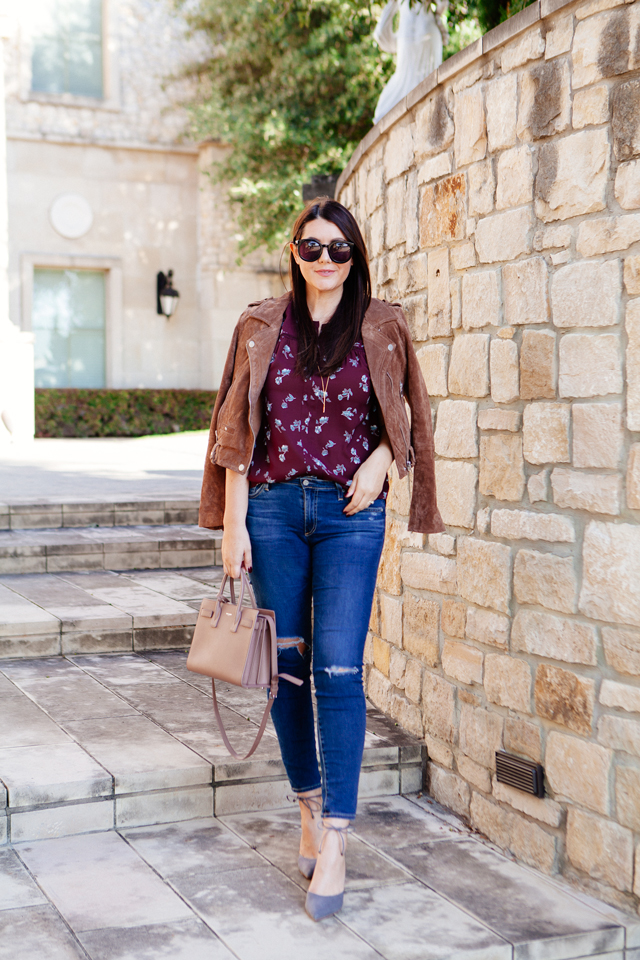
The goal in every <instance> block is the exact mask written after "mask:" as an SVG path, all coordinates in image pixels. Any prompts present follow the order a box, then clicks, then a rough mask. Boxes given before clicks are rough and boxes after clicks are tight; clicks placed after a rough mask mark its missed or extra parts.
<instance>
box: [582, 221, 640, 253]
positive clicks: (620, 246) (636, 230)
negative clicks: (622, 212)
mask: <svg viewBox="0 0 640 960" xmlns="http://www.w3.org/2000/svg"><path fill="white" fill-rule="evenodd" d="M639 239H640V214H632V215H629V216H626V217H603V218H602V219H598V220H585V221H583V222H582V223H581V224H580V226H579V227H578V239H577V242H576V250H577V251H578V253H580V254H581V255H582V256H583V257H596V256H598V254H600V253H612V252H613V251H614V250H626V249H627V248H628V247H630V246H631V245H632V244H633V243H635V242H636V240H639Z"/></svg>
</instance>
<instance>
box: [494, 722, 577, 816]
mask: <svg viewBox="0 0 640 960" xmlns="http://www.w3.org/2000/svg"><path fill="white" fill-rule="evenodd" d="M507 722H508V721H507ZM529 726H531V724H529ZM493 795H494V797H495V798H496V800H499V801H500V802H501V803H508V804H509V805H510V806H512V807H513V808H514V810H519V811H520V812H521V813H525V814H526V815H527V816H528V817H533V818H534V820H540V821H541V822H542V823H547V824H548V825H549V826H550V827H559V826H560V821H561V819H562V807H561V806H560V804H559V803H555V802H554V801H553V800H550V799H549V797H545V799H544V800H542V799H540V798H539V797H531V796H529V794H526V793H523V791H522V790H516V789H515V788H514V787H509V786H507V784H506V783H498V781H497V780H496V778H495V777H494V778H493Z"/></svg>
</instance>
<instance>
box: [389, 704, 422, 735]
mask: <svg viewBox="0 0 640 960" xmlns="http://www.w3.org/2000/svg"><path fill="white" fill-rule="evenodd" d="M389 713H390V714H391V716H392V717H393V719H394V720H396V721H397V723H398V726H399V727H402V729H403V730H407V731H408V732H409V733H411V734H413V736H414V737H417V738H418V740H422V738H423V736H424V725H423V722H422V712H421V710H420V707H418V706H417V705H416V704H415V703H411V702H410V701H409V700H407V699H405V697H402V696H395V697H393V698H392V700H391V709H390V711H389Z"/></svg>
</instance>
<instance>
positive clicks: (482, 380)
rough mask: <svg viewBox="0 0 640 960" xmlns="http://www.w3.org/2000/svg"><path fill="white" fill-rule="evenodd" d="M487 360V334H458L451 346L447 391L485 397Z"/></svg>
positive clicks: (487, 390) (487, 377) (486, 391)
mask: <svg viewBox="0 0 640 960" xmlns="http://www.w3.org/2000/svg"><path fill="white" fill-rule="evenodd" d="M488 361H489V335H488V334H483V333H462V334H459V335H458V336H457V337H456V338H455V340H454V341H453V346H452V347H451V361H450V363H449V393H452V394H454V395H457V396H466V397H486V396H487V394H488V393H489V369H488V367H489V363H488Z"/></svg>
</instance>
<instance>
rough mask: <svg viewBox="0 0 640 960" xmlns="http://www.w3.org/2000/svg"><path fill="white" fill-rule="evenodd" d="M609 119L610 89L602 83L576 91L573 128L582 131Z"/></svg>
mask: <svg viewBox="0 0 640 960" xmlns="http://www.w3.org/2000/svg"><path fill="white" fill-rule="evenodd" d="M608 119H609V89H608V87H607V86H606V84H604V83H601V84H598V86H595V87H586V88H585V89H584V90H576V92H575V94H574V95H573V128H574V130H581V129H582V128H583V127H590V126H591V125H592V124H593V125H595V124H599V123H606V122H607V120H608Z"/></svg>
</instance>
